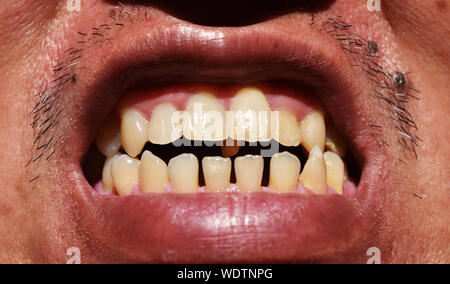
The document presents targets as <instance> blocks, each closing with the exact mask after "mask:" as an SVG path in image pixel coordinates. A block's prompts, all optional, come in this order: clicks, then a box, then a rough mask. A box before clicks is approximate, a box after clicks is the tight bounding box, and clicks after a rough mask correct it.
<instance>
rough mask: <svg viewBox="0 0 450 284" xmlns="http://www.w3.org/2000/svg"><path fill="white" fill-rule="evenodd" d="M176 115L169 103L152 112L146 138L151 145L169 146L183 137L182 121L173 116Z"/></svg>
mask: <svg viewBox="0 0 450 284" xmlns="http://www.w3.org/2000/svg"><path fill="white" fill-rule="evenodd" d="M176 113H178V111H177V109H176V108H175V106H173V105H172V104H170V103H165V104H160V105H158V106H157V107H156V108H155V109H153V112H152V118H151V119H150V123H149V126H148V138H149V141H150V142H152V143H153V144H158V145H164V144H169V143H172V142H174V141H176V140H177V139H179V138H181V136H182V135H183V131H182V121H181V119H177V116H176V115H175V114H176Z"/></svg>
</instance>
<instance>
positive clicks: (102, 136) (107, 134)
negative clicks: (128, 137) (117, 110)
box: [96, 118, 121, 157]
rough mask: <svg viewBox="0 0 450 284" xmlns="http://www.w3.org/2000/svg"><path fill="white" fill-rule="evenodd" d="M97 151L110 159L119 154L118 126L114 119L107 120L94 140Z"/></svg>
mask: <svg viewBox="0 0 450 284" xmlns="http://www.w3.org/2000/svg"><path fill="white" fill-rule="evenodd" d="M96 144H97V148H98V150H99V151H100V152H101V153H102V154H103V155H105V156H106V157H111V156H113V155H114V154H116V153H117V152H119V149H120V146H121V142H120V124H119V123H118V121H117V120H116V119H114V118H109V119H108V120H107V121H106V123H105V125H104V126H103V127H102V129H101V130H100V133H99V134H98V136H97V140H96Z"/></svg>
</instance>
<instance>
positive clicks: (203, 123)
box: [183, 93, 226, 141]
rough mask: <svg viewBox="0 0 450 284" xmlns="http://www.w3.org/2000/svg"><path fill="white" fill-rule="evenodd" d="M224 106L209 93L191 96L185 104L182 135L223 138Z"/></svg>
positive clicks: (203, 138) (208, 138)
mask: <svg viewBox="0 0 450 284" xmlns="http://www.w3.org/2000/svg"><path fill="white" fill-rule="evenodd" d="M225 113H226V112H225V108H224V106H223V105H222V103H221V102H220V101H219V100H218V99H217V98H216V97H214V95H212V94H210V93H200V94H197V95H194V96H192V97H191V98H190V99H189V101H188V103H187V105H186V114H188V115H189V118H190V119H187V121H185V124H186V125H185V126H184V128H183V134H184V136H185V137H186V138H187V139H189V140H199V141H223V140H224V139H225V137H224V133H225V119H226V115H225Z"/></svg>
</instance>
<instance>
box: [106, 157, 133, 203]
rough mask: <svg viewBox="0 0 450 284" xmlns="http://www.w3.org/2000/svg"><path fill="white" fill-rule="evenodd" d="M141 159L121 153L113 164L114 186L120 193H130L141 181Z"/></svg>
mask: <svg viewBox="0 0 450 284" xmlns="http://www.w3.org/2000/svg"><path fill="white" fill-rule="evenodd" d="M139 165H140V161H139V160H137V159H133V158H130V157H129V156H128V155H120V156H119V157H118V158H117V159H116V160H115V161H114V162H113V164H112V166H111V176H112V178H113V181H114V188H115V189H116V190H117V192H118V193H119V195H128V194H130V193H131V191H132V190H133V188H134V187H135V186H136V185H137V184H138V182H139V174H138V172H139Z"/></svg>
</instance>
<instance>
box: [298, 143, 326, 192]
mask: <svg viewBox="0 0 450 284" xmlns="http://www.w3.org/2000/svg"><path fill="white" fill-rule="evenodd" d="M299 182H300V183H301V184H302V185H303V186H304V187H306V188H307V189H310V190H312V191H313V192H314V193H316V194H327V193H328V186H327V173H326V167H325V162H324V160H323V154H322V150H320V147H319V146H315V147H314V148H312V149H311V152H310V153H309V158H308V161H307V162H306V164H305V167H304V169H303V172H302V173H301V174H300V178H299Z"/></svg>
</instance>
